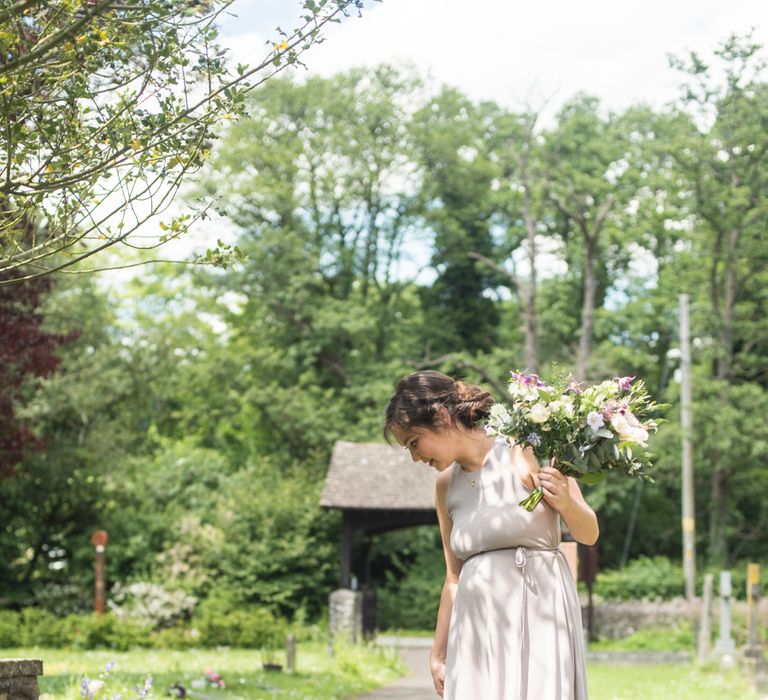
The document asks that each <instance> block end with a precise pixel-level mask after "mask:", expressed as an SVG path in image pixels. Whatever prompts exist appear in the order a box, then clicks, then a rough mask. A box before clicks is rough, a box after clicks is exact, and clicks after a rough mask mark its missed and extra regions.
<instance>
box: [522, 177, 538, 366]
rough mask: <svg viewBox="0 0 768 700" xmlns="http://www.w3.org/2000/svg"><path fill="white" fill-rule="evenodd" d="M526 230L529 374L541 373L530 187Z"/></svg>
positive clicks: (525, 315) (525, 318) (525, 312)
mask: <svg viewBox="0 0 768 700" xmlns="http://www.w3.org/2000/svg"><path fill="white" fill-rule="evenodd" d="M523 216H524V218H525V229H526V247H525V250H526V253H527V255H528V264H529V265H530V270H531V274H530V277H529V279H528V284H527V285H526V288H525V305H524V306H523V332H524V334H525V366H526V368H527V369H528V371H529V372H534V373H537V374H538V372H539V332H538V325H537V322H536V285H537V279H536V222H535V221H534V218H533V216H532V215H531V202H530V195H529V192H528V186H527V185H526V187H525V208H524V210H523Z"/></svg>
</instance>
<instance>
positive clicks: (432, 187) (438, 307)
mask: <svg viewBox="0 0 768 700" xmlns="http://www.w3.org/2000/svg"><path fill="white" fill-rule="evenodd" d="M497 111H498V108H497V107H496V105H494V104H493V103H487V104H481V105H479V106H478V105H474V104H472V102H471V101H470V100H469V99H468V98H467V97H466V96H465V95H463V94H461V93H460V92H458V91H457V90H455V89H453V88H448V87H446V88H443V90H442V91H441V92H440V93H439V94H438V95H437V96H436V97H435V98H433V99H432V100H430V102H428V103H427V104H426V105H425V106H424V107H422V108H421V109H420V110H419V111H418V112H417V113H416V115H415V117H414V126H413V129H414V133H415V138H416V141H417V145H418V158H419V160H420V163H421V165H422V167H423V169H424V172H425V183H424V188H423V193H422V196H423V197H424V200H425V203H426V206H425V213H424V219H425V222H426V224H427V225H428V226H429V227H430V228H431V229H432V230H433V231H434V234H435V243H434V252H433V254H432V266H433V267H434V268H435V269H436V271H437V278H436V279H435V281H434V282H433V284H432V286H431V287H430V288H428V289H424V290H423V304H424V307H425V308H426V309H428V310H429V314H430V316H431V317H432V318H433V319H434V321H433V324H432V327H430V328H429V331H428V332H429V352H434V353H437V354H442V353H445V352H451V351H455V350H461V349H466V350H469V351H470V352H474V351H477V350H486V351H488V350H490V349H491V348H492V347H493V346H494V344H495V342H496V328H497V325H498V323H499V316H498V312H497V310H496V307H495V305H494V303H493V301H492V300H491V299H490V298H488V297H487V296H486V293H487V292H488V291H490V290H492V289H494V288H495V287H497V286H499V285H500V284H506V282H507V280H506V279H504V277H502V276H500V274H499V273H498V272H497V271H496V270H495V269H492V268H489V266H488V264H487V263H486V262H484V260H491V261H493V262H494V263H496V264H498V262H499V257H503V256H500V254H499V251H498V250H497V248H496V246H495V244H494V240H493V237H492V235H491V223H492V222H491V218H492V215H493V213H494V204H495V203H494V200H493V197H492V182H493V179H494V177H495V176H496V175H497V173H498V169H497V166H496V165H495V164H494V163H492V162H491V160H490V158H489V155H488V148H487V143H486V138H487V136H488V135H489V132H490V131H491V130H492V129H493V116H494V114H495V113H496V112H497ZM473 255H474V257H473ZM483 259H484V260H483Z"/></svg>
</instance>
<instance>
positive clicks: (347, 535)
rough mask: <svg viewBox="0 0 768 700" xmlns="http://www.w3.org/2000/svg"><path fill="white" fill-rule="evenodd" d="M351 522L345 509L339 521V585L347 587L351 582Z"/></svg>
mask: <svg viewBox="0 0 768 700" xmlns="http://www.w3.org/2000/svg"><path fill="white" fill-rule="evenodd" d="M352 536H353V531H352V522H351V516H350V514H349V513H348V512H347V511H344V512H343V514H342V521H341V572H340V576H339V587H340V588H349V587H350V586H351V584H352Z"/></svg>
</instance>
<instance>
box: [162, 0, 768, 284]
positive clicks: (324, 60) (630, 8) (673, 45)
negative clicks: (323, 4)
mask: <svg viewBox="0 0 768 700" xmlns="http://www.w3.org/2000/svg"><path fill="white" fill-rule="evenodd" d="M300 5H301V3H300V2H299V0H235V2H234V3H233V4H232V6H231V7H230V11H229V12H228V13H227V15H225V16H224V17H223V19H222V21H221V22H220V41H221V43H222V44H223V45H224V46H227V47H228V48H229V50H230V55H231V57H232V60H233V61H234V62H243V63H250V64H252V65H253V64H255V63H257V62H259V61H260V60H262V59H263V58H264V56H265V54H266V52H267V51H268V49H267V42H269V45H270V46H271V42H273V41H277V40H278V39H279V34H278V32H277V30H276V28H277V27H278V26H280V27H282V28H283V29H284V30H285V31H287V32H289V33H290V30H292V29H294V28H295V27H297V26H298V24H299V15H300V14H301V11H300ZM750 30H754V33H753V38H754V39H755V40H756V41H758V42H759V43H761V44H763V45H764V46H766V47H768V0H727V1H724V0H696V1H694V0H644V1H643V2H637V1H634V2H632V1H630V0H623V1H622V0H612V1H610V2H609V1H608V0H579V1H578V2H575V1H574V0H570V1H566V0H537V1H536V2H518V1H515V0H471V1H470V0H463V1H460V0H384V1H383V2H382V3H378V2H373V1H372V0H366V1H365V3H364V9H363V11H362V17H357V13H356V12H353V13H352V16H350V17H348V18H345V19H344V20H343V21H342V22H341V24H332V25H328V26H326V28H325V29H324V30H323V32H324V36H325V37H326V41H325V42H323V43H322V44H318V45H316V46H314V47H312V49H310V51H308V52H307V53H306V54H305V55H304V56H303V60H304V62H305V63H306V64H307V70H305V69H303V68H298V69H296V71H295V72H296V74H297V76H298V77H301V76H303V75H320V76H329V75H333V74H335V73H337V72H339V71H343V70H345V69H348V68H351V67H355V66H373V65H377V64H379V63H382V62H389V63H396V64H401V65H410V66H413V67H414V68H415V69H416V70H417V72H418V73H419V74H421V75H422V76H425V77H431V78H432V80H433V81H434V84H435V86H438V85H440V84H449V85H452V86H455V87H458V88H459V89H461V90H462V91H463V92H465V93H466V94H468V95H469V96H470V97H471V98H473V99H476V100H479V99H490V100H494V101H496V102H498V103H499V104H502V105H504V106H506V107H509V108H511V109H516V108H522V107H523V106H524V105H526V104H527V105H529V106H531V107H533V108H541V107H542V105H544V104H545V103H546V107H545V108H543V110H542V115H541V121H540V123H541V124H543V125H545V126H546V125H547V124H548V123H551V121H552V119H553V117H554V115H555V113H556V112H557V110H558V108H559V107H560V106H561V105H562V104H563V102H565V101H566V100H567V99H569V98H570V97H572V96H573V95H575V94H576V93H577V92H580V91H582V92H587V93H589V94H592V95H595V96H597V97H599V98H600V101H601V104H602V105H603V106H604V107H605V108H606V109H610V110H614V111H619V110H622V109H624V108H626V107H628V106H629V105H631V104H636V103H639V102H644V103H648V104H650V105H652V106H655V107H663V106H664V105H665V104H667V103H669V102H670V101H673V100H674V99H675V98H676V97H677V95H678V94H679V84H680V80H681V79H680V76H678V74H677V73H676V72H675V71H674V70H672V69H671V68H670V67H669V65H668V55H669V54H675V55H685V53H686V52H688V51H690V50H693V51H696V52H698V53H699V54H700V55H702V56H703V57H705V58H706V59H709V58H710V57H712V52H713V50H714V49H715V48H716V47H717V45H718V44H719V42H720V41H722V40H723V39H724V38H726V37H727V36H728V35H730V34H732V33H738V34H744V33H746V32H748V31H750ZM149 226H152V224H149ZM202 237H203V230H201V229H199V230H198V231H197V232H196V233H193V234H192V235H191V236H189V238H188V239H187V240H186V241H180V242H179V243H175V244H173V245H169V246H168V247H165V246H164V248H163V249H161V250H165V253H166V255H167V256H168V257H178V256H179V255H184V254H188V252H189V250H190V248H192V247H194V246H195V245H199V241H200V240H201V239H202ZM425 256H426V249H425V248H424V247H423V246H422V248H421V249H414V250H413V251H411V253H410V256H409V259H410V261H411V262H410V264H411V266H412V267H411V269H404V270H402V271H401V272H402V274H403V275H404V276H406V277H409V278H412V277H413V276H414V275H415V274H416V273H417V270H418V269H424V268H425V267H426V262H427V260H426V259H425ZM419 281H424V280H423V279H420V280H419Z"/></svg>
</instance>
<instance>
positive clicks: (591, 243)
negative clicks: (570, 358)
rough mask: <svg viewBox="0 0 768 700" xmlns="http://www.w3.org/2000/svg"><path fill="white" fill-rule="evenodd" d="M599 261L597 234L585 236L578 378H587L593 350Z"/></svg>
mask: <svg viewBox="0 0 768 700" xmlns="http://www.w3.org/2000/svg"><path fill="white" fill-rule="evenodd" d="M596 263H597V236H593V235H585V236H584V282H583V293H584V298H583V301H582V306H581V331H580V332H579V353H578V356H577V358H576V378H577V379H578V380H579V381H584V380H585V379H586V378H587V366H588V363H589V355H590V353H591V352H592V330H593V328H594V325H595V296H596V291H597V285H596V280H595V267H596Z"/></svg>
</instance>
